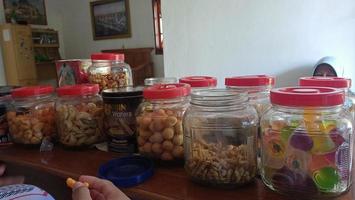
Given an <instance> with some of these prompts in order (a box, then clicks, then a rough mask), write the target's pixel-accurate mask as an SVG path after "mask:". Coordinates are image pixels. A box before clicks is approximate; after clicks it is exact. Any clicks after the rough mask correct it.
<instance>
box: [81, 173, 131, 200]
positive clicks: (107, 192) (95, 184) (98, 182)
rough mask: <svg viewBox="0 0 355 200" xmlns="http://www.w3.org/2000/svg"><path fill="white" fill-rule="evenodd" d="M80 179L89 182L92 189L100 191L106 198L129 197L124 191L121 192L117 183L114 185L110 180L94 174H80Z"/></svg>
mask: <svg viewBox="0 0 355 200" xmlns="http://www.w3.org/2000/svg"><path fill="white" fill-rule="evenodd" d="M79 181H81V182H88V183H89V184H90V189H94V190H96V191H98V192H99V193H101V194H102V195H103V196H104V197H105V198H106V199H110V198H117V199H128V197H127V196H126V195H125V194H124V193H123V192H121V191H120V190H119V189H118V188H117V187H116V186H115V185H113V184H112V183H111V182H110V181H108V180H104V179H99V178H96V177H93V176H80V178H79ZM118 197H119V198H118Z"/></svg>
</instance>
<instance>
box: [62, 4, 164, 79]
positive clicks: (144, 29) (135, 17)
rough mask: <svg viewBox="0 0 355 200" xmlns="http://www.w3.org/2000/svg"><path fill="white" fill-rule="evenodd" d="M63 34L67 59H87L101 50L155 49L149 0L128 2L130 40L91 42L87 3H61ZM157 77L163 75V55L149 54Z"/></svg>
mask: <svg viewBox="0 0 355 200" xmlns="http://www.w3.org/2000/svg"><path fill="white" fill-rule="evenodd" d="M64 2H65V6H64V7H63V14H64V16H63V28H64V29H63V32H64V43H65V53H66V58H68V59H69V58H89V56H90V54H91V53H93V52H99V51H101V50H103V49H119V48H122V47H125V48H139V47H154V29H153V12H152V1H151V0H130V1H129V3H130V12H131V15H130V16H131V26H132V37H131V38H123V39H109V40H97V41H94V40H93V36H92V27H91V16H90V3H89V2H90V0H79V1H78V0H76V1H72V0H64ZM152 55H153V62H154V67H155V72H156V75H157V76H163V75H164V71H163V70H164V68H163V56H162V55H155V52H152Z"/></svg>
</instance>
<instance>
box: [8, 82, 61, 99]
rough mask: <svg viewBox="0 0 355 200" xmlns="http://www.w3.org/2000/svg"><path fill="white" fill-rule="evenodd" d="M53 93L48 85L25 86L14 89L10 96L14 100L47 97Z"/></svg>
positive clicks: (52, 89)
mask: <svg viewBox="0 0 355 200" xmlns="http://www.w3.org/2000/svg"><path fill="white" fill-rule="evenodd" d="M53 92H54V88H53V87H52V86H50V85H39V86H26V87H20V88H17V89H14V90H13V91H12V92H11V96H12V97H14V98H24V97H32V96H40V95H48V94H51V93H53Z"/></svg>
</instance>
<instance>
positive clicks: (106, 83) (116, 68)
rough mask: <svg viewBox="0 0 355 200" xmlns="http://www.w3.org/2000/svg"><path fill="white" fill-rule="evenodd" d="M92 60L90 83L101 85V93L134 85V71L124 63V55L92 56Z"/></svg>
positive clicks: (89, 74) (89, 72) (106, 54)
mask: <svg viewBox="0 0 355 200" xmlns="http://www.w3.org/2000/svg"><path fill="white" fill-rule="evenodd" d="M91 60H92V66H91V67H89V70H88V77H89V82H90V83H92V84H99V86H100V91H102V90H104V89H112V88H119V87H126V86H132V85H133V83H132V82H133V81H132V71H131V68H130V66H129V65H128V64H127V63H125V62H124V54H114V53H97V54H92V55H91Z"/></svg>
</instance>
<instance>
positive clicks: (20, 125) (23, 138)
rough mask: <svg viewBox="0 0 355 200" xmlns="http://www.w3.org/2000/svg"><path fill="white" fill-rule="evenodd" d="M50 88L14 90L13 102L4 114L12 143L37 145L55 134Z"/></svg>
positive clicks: (39, 87) (51, 91)
mask: <svg viewBox="0 0 355 200" xmlns="http://www.w3.org/2000/svg"><path fill="white" fill-rule="evenodd" d="M53 91H54V89H53V87H52V86H29V87H21V88H17V89H14V90H13V91H12V93H11V97H12V99H13V101H12V102H11V105H10V107H9V109H8V111H7V113H6V117H7V121H8V123H9V132H10V136H11V138H12V141H13V142H14V143H17V144H28V145H38V144H41V142H42V140H43V139H44V138H48V139H50V138H53V137H55V134H56V124H55V112H54V97H53Z"/></svg>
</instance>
